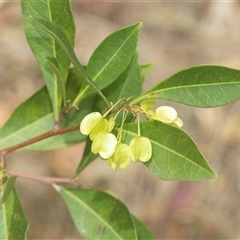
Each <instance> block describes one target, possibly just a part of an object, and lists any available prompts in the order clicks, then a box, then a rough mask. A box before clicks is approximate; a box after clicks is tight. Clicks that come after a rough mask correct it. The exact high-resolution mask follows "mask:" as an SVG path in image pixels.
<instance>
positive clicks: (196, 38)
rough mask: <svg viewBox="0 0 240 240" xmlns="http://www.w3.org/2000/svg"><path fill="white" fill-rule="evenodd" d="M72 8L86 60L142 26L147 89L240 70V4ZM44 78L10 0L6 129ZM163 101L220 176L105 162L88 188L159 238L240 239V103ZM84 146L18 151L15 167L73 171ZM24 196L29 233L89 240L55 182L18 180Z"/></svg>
mask: <svg viewBox="0 0 240 240" xmlns="http://www.w3.org/2000/svg"><path fill="white" fill-rule="evenodd" d="M72 8H73V12H74V18H75V21H76V30H77V33H76V43H75V50H76V53H77V56H78V57H79V59H80V61H81V62H82V63H83V64H87V62H88V59H89V57H90V55H91V53H92V52H93V50H94V49H95V48H96V47H97V46H98V44H99V43H100V42H101V41H102V40H103V39H104V38H105V37H106V36H107V35H108V34H110V33H112V32H113V31H115V30H117V29H119V28H122V27H124V26H127V25H131V24H134V23H136V22H143V27H142V29H141V34H140V38H139V44H138V50H139V55H140V61H141V63H147V62H150V61H154V62H155V63H156V67H155V69H154V70H153V72H152V73H151V74H150V75H149V77H148V79H147V81H146V82H145V84H144V89H145V90H146V89H148V88H150V87H152V86H153V85H155V84H157V83H158V82H159V81H161V80H163V79H165V78H166V77H168V76H170V75H172V74H174V73H176V72H177V71H179V70H182V69H184V68H188V67H192V66H195V65H200V64H217V65H224V66H227V67H232V68H238V69H239V68H240V42H239V41H240V40H239V39H240V2H239V1H224V2H216V1H214V2H213V1H191V2H187V1H185V2H178V1H161V2H160V1H159V2H150V1H149V2H135V1H129V2H128V1H126V2H114V1H112V2H104V1H101V2H98V1H94V2H91V1H89V2H88V1H72ZM43 84H44V81H43V78H42V74H41V72H40V70H39V68H38V65H37V63H36V60H35V58H34V56H33V54H32V53H31V51H30V48H29V46H28V44H27V41H26V39H25V35H24V32H23V26H22V22H21V8H20V2H18V1H14V2H13V1H5V2H4V1H1V2H0V126H1V125H3V124H4V122H5V121H6V120H7V119H8V118H9V116H10V115H11V113H12V112H13V110H14V109H15V108H16V107H17V106H18V104H19V103H20V102H22V101H24V100H25V99H27V98H28V97H29V96H31V95H32V94H33V93H34V92H35V91H36V90H37V89H39V88H40V87H41V86H43ZM160 104H168V105H170V106H173V107H175V108H176V109H177V111H178V113H179V117H180V118H181V119H183V121H184V126H183V129H184V130H185V131H187V132H188V133H189V135H190V136H192V138H193V139H194V140H195V141H196V143H197V145H198V146H199V148H200V149H201V151H202V153H203V154H204V156H205V157H206V158H207V159H208V161H209V163H210V165H211V166H212V168H213V169H214V170H215V171H216V173H217V175H218V177H217V178H216V179H213V180H205V181H199V182H185V181H173V182H166V181H162V180H159V179H157V178H156V177H155V176H154V175H153V174H151V173H150V172H149V171H148V169H147V168H146V167H145V166H144V165H142V164H140V163H139V164H132V165H131V167H130V168H129V169H127V170H125V171H121V170H119V171H117V172H115V171H113V170H112V169H110V168H109V167H108V165H107V164H106V163H105V162H103V161H100V160H97V161H95V162H94V163H93V164H92V165H91V166H89V167H88V168H87V169H86V170H85V171H84V172H83V174H82V176H81V179H80V182H81V184H82V185H84V186H87V187H96V188H98V189H103V190H112V191H114V192H115V193H116V194H117V196H118V197H119V199H120V200H122V201H123V202H124V203H125V204H126V205H127V206H128V207H129V209H130V211H131V212H132V213H133V214H135V215H136V216H137V217H139V218H140V219H141V220H142V221H143V222H145V223H146V224H147V226H148V227H149V228H150V229H151V230H152V231H153V233H154V235H155V237H156V239H240V183H239V182H240V126H239V125H240V124H239V123H240V102H239V101H237V102H234V103H231V104H229V105H227V106H223V107H218V108H214V109H197V108H193V107H188V106H183V105H181V104H174V103H171V102H165V101H161V102H160ZM23 117H24V116H23ZM83 147H84V146H83V145H82V144H79V145H76V146H73V147H71V148H68V149H60V150H56V151H49V152H44V153H41V152H19V153H12V154H10V155H9V156H8V163H9V168H10V169H11V170H16V171H20V172H21V171H22V172H25V173H31V174H39V175H46V176H47V175H51V176H57V177H67V176H72V175H73V174H74V172H75V169H76V167H77V165H78V163H79V161H80V159H81V155H82V150H83ZM17 192H18V193H19V196H20V200H21V203H22V206H23V208H24V211H25V212H26V214H27V217H28V219H29V222H30V227H29V232H28V238H29V239H81V236H80V235H79V234H78V232H77V231H76V230H75V227H74V226H73V222H72V220H71V218H70V216H69V213H68V210H67V208H66V206H65V204H64V202H63V201H62V200H61V198H60V197H59V195H58V194H57V193H56V192H55V191H54V190H53V189H52V188H50V187H48V186H46V185H43V184H40V183H36V182H32V181H28V180H24V179H18V180H17Z"/></svg>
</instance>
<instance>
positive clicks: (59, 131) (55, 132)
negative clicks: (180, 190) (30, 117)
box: [0, 125, 79, 156]
mask: <svg viewBox="0 0 240 240" xmlns="http://www.w3.org/2000/svg"><path fill="white" fill-rule="evenodd" d="M77 130H79V125H76V126H72V127H67V128H62V129H58V128H54V129H52V130H50V131H48V132H45V133H43V134H41V135H39V136H37V137H34V138H31V139H29V140H27V141H24V142H21V143H19V144H16V145H13V146H11V147H8V148H5V149H3V150H1V151H0V155H1V156H4V155H6V154H8V153H10V152H13V151H15V150H17V149H19V148H23V147H26V146H28V145H31V144H33V143H35V142H39V141H41V140H44V139H46V138H49V137H52V136H55V135H59V134H63V133H68V132H73V131H77Z"/></svg>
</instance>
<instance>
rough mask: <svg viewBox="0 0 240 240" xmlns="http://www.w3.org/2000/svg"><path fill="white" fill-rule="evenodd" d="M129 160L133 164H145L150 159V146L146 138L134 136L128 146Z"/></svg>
mask: <svg viewBox="0 0 240 240" xmlns="http://www.w3.org/2000/svg"><path fill="white" fill-rule="evenodd" d="M129 147H130V155H129V156H130V159H131V160H132V161H133V162H136V161H141V162H147V161H149V160H150V158H151V157H152V144H151V142H150V140H149V139H148V138H146V137H142V136H136V137H135V138H133V139H132V140H131V142H130V144H129Z"/></svg>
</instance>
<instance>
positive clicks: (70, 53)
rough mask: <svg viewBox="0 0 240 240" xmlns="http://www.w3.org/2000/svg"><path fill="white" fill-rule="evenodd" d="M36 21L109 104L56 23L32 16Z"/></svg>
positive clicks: (94, 90)
mask: <svg viewBox="0 0 240 240" xmlns="http://www.w3.org/2000/svg"><path fill="white" fill-rule="evenodd" d="M33 19H34V21H35V22H36V23H38V24H39V25H41V26H42V27H43V28H44V29H45V30H46V31H47V32H48V33H49V34H50V35H51V36H52V37H53V38H54V40H55V41H56V43H57V44H58V46H59V47H60V49H61V50H62V51H63V52H64V53H65V58H68V59H69V61H71V62H72V64H73V65H74V67H75V69H76V71H77V72H78V74H79V76H80V77H81V78H82V79H84V81H85V82H86V84H87V85H88V86H89V87H90V88H92V91H93V92H96V93H97V94H98V95H99V96H101V98H102V99H103V100H104V101H105V103H106V104H107V105H109V103H108V101H107V99H106V98H105V96H104V95H103V94H102V92H101V91H100V90H99V89H98V87H97V86H96V85H95V83H94V82H93V81H92V79H91V78H90V77H89V75H88V74H87V72H86V71H85V69H84V67H83V66H82V65H81V63H80V62H79V60H78V58H77V56H76V54H75V52H74V50H73V48H72V46H71V43H70V42H69V40H68V38H67V36H66V35H65V33H64V32H63V31H62V30H61V28H59V27H58V26H57V25H56V24H54V23H53V22H50V21H48V20H46V19H43V18H33ZM78 90H79V89H78ZM79 101H80V99H78V101H76V99H75V100H74V102H73V105H76V104H77V103H79Z"/></svg>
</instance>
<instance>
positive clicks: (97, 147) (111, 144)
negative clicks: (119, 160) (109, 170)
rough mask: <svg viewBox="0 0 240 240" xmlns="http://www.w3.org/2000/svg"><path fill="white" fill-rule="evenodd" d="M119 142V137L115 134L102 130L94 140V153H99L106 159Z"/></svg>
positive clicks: (92, 148)
mask: <svg viewBox="0 0 240 240" xmlns="http://www.w3.org/2000/svg"><path fill="white" fill-rule="evenodd" d="M116 144H117V138H116V136H115V135H114V134H112V133H108V132H101V133H99V134H98V135H97V137H96V138H95V139H94V140H93V143H92V147H91V150H92V152H93V153H99V154H100V156H101V157H102V158H104V159H108V158H110V157H111V156H112V155H113V153H114V151H115V146H116Z"/></svg>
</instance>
